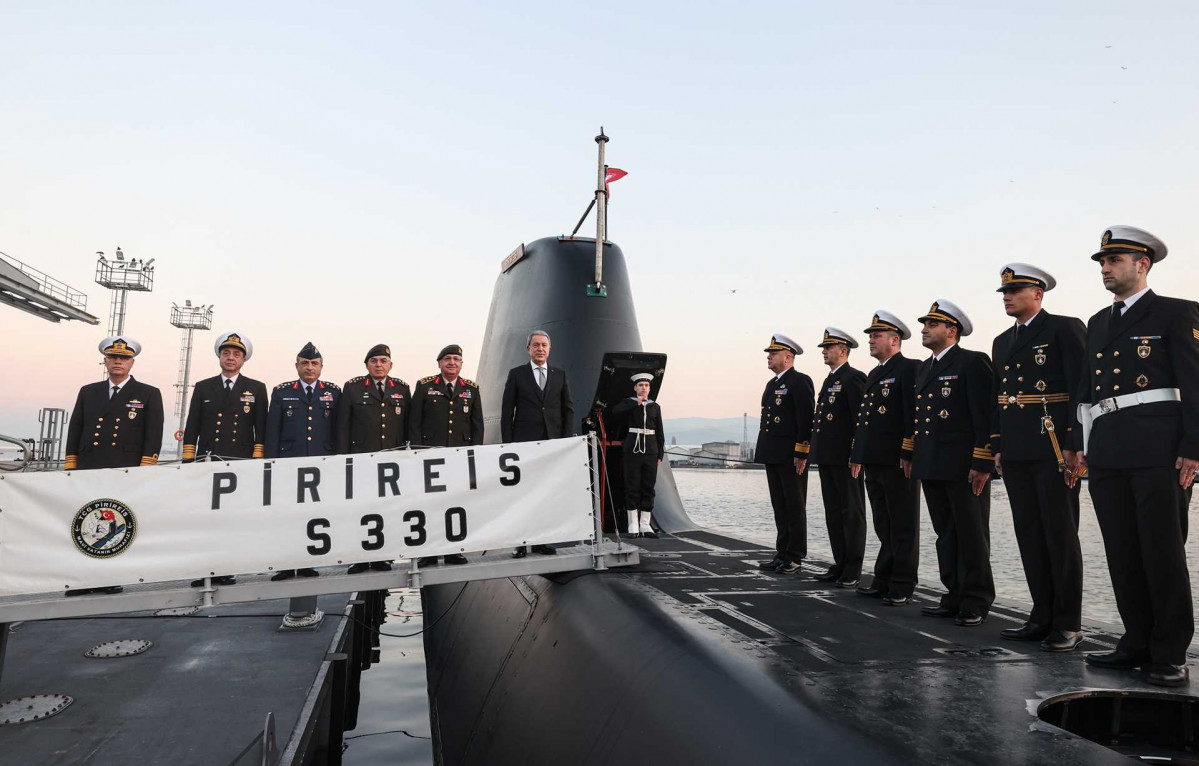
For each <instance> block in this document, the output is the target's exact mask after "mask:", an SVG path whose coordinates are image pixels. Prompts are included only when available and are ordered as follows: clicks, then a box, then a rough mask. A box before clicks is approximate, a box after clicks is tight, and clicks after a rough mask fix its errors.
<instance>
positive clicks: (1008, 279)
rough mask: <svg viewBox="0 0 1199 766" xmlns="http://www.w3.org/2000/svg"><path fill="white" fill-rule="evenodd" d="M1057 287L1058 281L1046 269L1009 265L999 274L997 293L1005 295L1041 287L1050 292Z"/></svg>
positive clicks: (1015, 264) (1020, 264)
mask: <svg viewBox="0 0 1199 766" xmlns="http://www.w3.org/2000/svg"><path fill="white" fill-rule="evenodd" d="M1056 286H1057V280H1056V279H1054V278H1053V275H1052V274H1050V273H1049V272H1048V271H1045V270H1044V269H1038V268H1037V267H1036V266H1033V265H1032V264H1029V263H1009V264H1008V265H1006V266H1004V267H1003V270H1002V271H1000V272H999V289H998V290H996V291H995V292H997V293H1003V292H1007V291H1008V290H1019V289H1020V288H1022V287H1039V288H1041V289H1042V290H1044V291H1046V292H1048V291H1050V290H1052V289H1053V288H1054V287H1056Z"/></svg>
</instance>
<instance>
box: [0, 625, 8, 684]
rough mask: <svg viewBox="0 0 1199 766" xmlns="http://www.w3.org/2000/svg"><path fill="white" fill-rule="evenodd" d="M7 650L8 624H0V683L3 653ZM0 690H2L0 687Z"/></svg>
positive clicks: (1, 680) (2, 679)
mask: <svg viewBox="0 0 1199 766" xmlns="http://www.w3.org/2000/svg"><path fill="white" fill-rule="evenodd" d="M7 650H8V623H7V622H0V683H3V682H4V653H5V651H7ZM0 688H4V687H3V686H0Z"/></svg>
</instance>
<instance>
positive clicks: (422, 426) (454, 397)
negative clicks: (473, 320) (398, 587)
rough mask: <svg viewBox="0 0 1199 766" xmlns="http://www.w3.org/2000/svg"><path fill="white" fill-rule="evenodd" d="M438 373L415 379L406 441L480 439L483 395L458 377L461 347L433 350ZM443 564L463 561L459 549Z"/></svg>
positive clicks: (450, 443)
mask: <svg viewBox="0 0 1199 766" xmlns="http://www.w3.org/2000/svg"><path fill="white" fill-rule="evenodd" d="M437 367H438V373H437V374H436V375H430V376H428V377H426V378H421V379H420V380H418V381H416V386H414V387H413V390H412V408H411V409H410V410H409V411H408V441H409V443H410V444H411V445H412V446H413V447H414V448H415V447H469V446H471V445H474V444H482V443H483V398H482V397H481V396H480V395H479V385H478V384H477V383H475V382H474V381H472V380H467V379H466V378H463V377H460V376H459V375H458V373H460V372H462V347H461V346H459V345H457V344H451V345H449V346H446V347H445V348H443V349H442V350H441V351H440V352H439V353H438V354H437ZM416 563H417V565H418V566H422V567H423V566H431V565H433V564H436V563H437V557H436V556H423V557H421V558H419V559H417V562H416ZM445 563H447V564H465V563H466V557H465V556H463V555H462V554H461V553H451V554H450V555H449V556H446V557H445Z"/></svg>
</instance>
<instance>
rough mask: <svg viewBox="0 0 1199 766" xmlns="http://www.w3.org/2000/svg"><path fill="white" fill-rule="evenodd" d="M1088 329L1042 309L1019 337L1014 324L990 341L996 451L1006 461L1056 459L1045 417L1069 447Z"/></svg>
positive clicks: (1063, 447)
mask: <svg viewBox="0 0 1199 766" xmlns="http://www.w3.org/2000/svg"><path fill="white" fill-rule="evenodd" d="M1085 348H1086V328H1085V327H1083V324H1082V322H1081V321H1080V320H1078V319H1075V318H1074V317H1067V316H1057V315H1056V314H1050V313H1049V312H1048V311H1044V310H1042V311H1041V312H1040V313H1039V314H1037V315H1036V316H1035V317H1033V320H1032V322H1030V323H1029V324H1028V327H1026V328H1025V329H1024V330H1022V331H1021V332H1020V334H1019V335H1017V334H1016V328H1015V327H1009V328H1008V329H1007V330H1004V331H1003V332H1002V333H1000V334H999V335H998V336H996V338H995V341H994V343H992V344H991V359H992V361H993V362H994V367H995V372H994V374H993V375H992V386H991V388H992V396H991V406H992V410H991V413H992V417H991V451H992V452H994V453H1001V452H1002V453H1003V455H1002V459H1003V460H1053V461H1055V462H1056V461H1057V453H1056V452H1054V450H1053V442H1052V441H1051V440H1050V438H1049V432H1048V431H1047V430H1046V428H1045V425H1046V424H1044V423H1043V422H1042V421H1043V419H1044V417H1045V416H1046V415H1048V416H1049V417H1050V418H1051V419H1052V421H1053V428H1054V433H1055V434H1056V435H1057V439H1058V444H1059V446H1060V448H1061V449H1070V445H1071V444H1072V443H1073V441H1072V436H1071V430H1072V429H1071V425H1070V421H1071V414H1070V413H1071V410H1072V409H1073V407H1072V405H1071V402H1070V400H1071V399H1073V398H1074V396H1075V395H1076V394H1077V391H1078V383H1079V379H1080V377H1081V374H1082V356H1083V353H1084V352H1085Z"/></svg>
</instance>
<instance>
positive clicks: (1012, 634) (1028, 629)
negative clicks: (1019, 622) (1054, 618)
mask: <svg viewBox="0 0 1199 766" xmlns="http://www.w3.org/2000/svg"><path fill="white" fill-rule="evenodd" d="M1048 635H1049V628H1047V627H1045V626H1044V625H1038V624H1036V623H1035V622H1026V623H1024V625H1023V626H1021V627H1019V628H1004V629H1003V630H1001V631H999V637H1000V638H1006V639H1007V640H1008V641H1040V640H1041V639H1043V638H1045V637H1046V636H1048Z"/></svg>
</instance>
